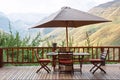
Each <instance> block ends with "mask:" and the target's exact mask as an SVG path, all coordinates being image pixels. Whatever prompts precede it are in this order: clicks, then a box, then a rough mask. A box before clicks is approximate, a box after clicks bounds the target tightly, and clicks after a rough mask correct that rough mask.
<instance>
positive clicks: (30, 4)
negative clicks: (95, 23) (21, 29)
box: [0, 0, 113, 14]
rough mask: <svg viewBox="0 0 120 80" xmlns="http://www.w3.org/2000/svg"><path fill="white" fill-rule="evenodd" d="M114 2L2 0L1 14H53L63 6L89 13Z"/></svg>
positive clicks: (97, 0) (106, 0)
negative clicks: (98, 6)
mask: <svg viewBox="0 0 120 80" xmlns="http://www.w3.org/2000/svg"><path fill="white" fill-rule="evenodd" d="M108 1H113V0H0V12H3V13H5V14H9V13H47V14H48V13H52V12H55V11H57V10H59V9H60V8H61V7H63V6H69V7H72V8H75V9H79V10H82V11H88V10H89V9H91V8H92V7H94V6H97V5H98V4H101V3H105V2H108Z"/></svg>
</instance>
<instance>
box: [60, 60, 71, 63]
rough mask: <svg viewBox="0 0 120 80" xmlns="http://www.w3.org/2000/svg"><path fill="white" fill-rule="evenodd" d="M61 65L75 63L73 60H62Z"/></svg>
mask: <svg viewBox="0 0 120 80" xmlns="http://www.w3.org/2000/svg"><path fill="white" fill-rule="evenodd" d="M59 63H61V64H71V63H73V61H72V60H60V61H59Z"/></svg>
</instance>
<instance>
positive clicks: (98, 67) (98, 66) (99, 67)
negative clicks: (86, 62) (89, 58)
mask: <svg viewBox="0 0 120 80" xmlns="http://www.w3.org/2000/svg"><path fill="white" fill-rule="evenodd" d="M101 65H102V64H99V65H95V66H96V67H97V68H96V69H95V70H94V71H93V74H94V73H95V72H96V71H97V70H98V69H100V70H101V71H103V72H104V73H106V72H105V71H104V70H103V69H102V68H101Z"/></svg>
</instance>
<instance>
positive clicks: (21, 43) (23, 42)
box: [0, 27, 42, 47]
mask: <svg viewBox="0 0 120 80" xmlns="http://www.w3.org/2000/svg"><path fill="white" fill-rule="evenodd" d="M9 30H10V31H9V32H10V34H6V33H2V32H0V37H1V38H0V47H25V46H29V47H30V46H32V47H33V46H39V45H40V43H41V42H42V39H41V35H40V33H38V34H37V35H36V36H35V37H34V38H32V37H31V36H30V35H28V36H25V37H24V38H21V36H20V34H19V32H17V31H16V33H15V34H13V32H12V30H11V27H9Z"/></svg>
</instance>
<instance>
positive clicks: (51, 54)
mask: <svg viewBox="0 0 120 80" xmlns="http://www.w3.org/2000/svg"><path fill="white" fill-rule="evenodd" d="M47 55H48V56H55V55H56V56H57V55H58V53H56V52H49V53H47ZM73 55H75V56H82V55H83V56H84V55H85V56H89V55H90V54H89V53H73Z"/></svg>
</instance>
